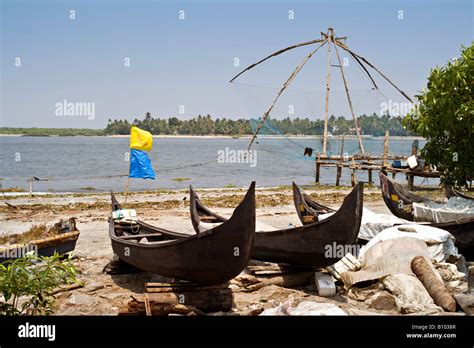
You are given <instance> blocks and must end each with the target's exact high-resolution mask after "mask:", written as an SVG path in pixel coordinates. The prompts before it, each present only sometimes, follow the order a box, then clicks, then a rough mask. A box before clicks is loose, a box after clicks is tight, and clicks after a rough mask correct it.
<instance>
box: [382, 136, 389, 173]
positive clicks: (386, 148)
mask: <svg viewBox="0 0 474 348" xmlns="http://www.w3.org/2000/svg"><path fill="white" fill-rule="evenodd" d="M389 135H390V133H389V131H385V139H384V141H383V164H382V166H383V167H384V168H385V167H387V165H388V161H387V158H388V140H389Z"/></svg>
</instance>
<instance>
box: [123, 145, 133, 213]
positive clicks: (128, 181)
mask: <svg viewBox="0 0 474 348" xmlns="http://www.w3.org/2000/svg"><path fill="white" fill-rule="evenodd" d="M131 156H132V154H131V150H130V153H129V156H128V178H127V181H126V182H125V202H124V206H125V205H126V204H127V198H128V185H129V184H130V157H131Z"/></svg>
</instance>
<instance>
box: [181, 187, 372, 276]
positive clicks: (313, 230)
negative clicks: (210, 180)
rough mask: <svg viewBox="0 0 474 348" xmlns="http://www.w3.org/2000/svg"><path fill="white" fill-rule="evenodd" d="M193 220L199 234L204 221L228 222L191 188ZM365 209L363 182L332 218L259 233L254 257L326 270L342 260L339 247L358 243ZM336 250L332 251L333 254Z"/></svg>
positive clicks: (256, 236)
mask: <svg viewBox="0 0 474 348" xmlns="http://www.w3.org/2000/svg"><path fill="white" fill-rule="evenodd" d="M190 195H191V199H190V210H191V220H192V223H193V226H194V229H195V230H196V231H199V229H200V224H201V222H202V221H205V222H209V223H212V222H214V223H225V222H226V221H227V219H226V218H225V217H222V216H220V215H218V214H216V213H214V212H212V211H211V210H209V209H208V208H206V207H205V206H203V205H202V203H201V201H200V200H199V197H198V195H197V194H196V192H194V190H193V189H192V187H191V188H190ZM362 206H363V184H362V183H359V184H358V185H357V186H356V187H355V188H354V189H353V190H352V192H351V193H350V194H349V195H348V196H347V197H346V198H345V199H344V202H343V203H342V205H341V207H340V209H339V210H338V211H337V212H336V213H335V214H334V215H332V216H331V217H329V218H327V219H324V220H322V221H319V222H313V223H310V224H307V225H303V226H299V227H293V228H287V229H282V230H275V231H261V232H260V231H257V233H255V243H254V247H253V252H252V258H253V259H256V260H261V261H269V262H277V263H289V264H292V265H296V266H303V267H326V266H329V265H332V264H334V263H335V262H337V261H339V260H340V259H341V257H342V256H344V255H342V256H340V255H338V254H337V252H336V250H334V248H335V247H337V246H342V247H347V246H349V247H350V246H352V245H354V244H355V242H356V240H357V235H358V233H359V228H360V223H361V218H362ZM331 250H332V252H331Z"/></svg>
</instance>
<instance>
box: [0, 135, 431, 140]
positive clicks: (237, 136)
mask: <svg viewBox="0 0 474 348" xmlns="http://www.w3.org/2000/svg"><path fill="white" fill-rule="evenodd" d="M0 137H27V138H77V137H88V138H89V137H100V138H102V137H105V138H129V137H130V135H128V134H127V135H120V134H115V135H66V136H62V135H46V134H45V135H30V134H0ZM251 137H252V135H251V134H245V135H221V134H219V135H188V134H186V135H184V134H183V135H172V134H159V135H153V138H175V139H240V138H243V139H247V138H251ZM259 137H260V138H274V139H282V138H289V139H309V138H313V139H322V138H323V136H322V135H288V136H286V135H260V136H259ZM342 137H343V136H342V135H333V136H331V137H329V139H338V140H339V139H342ZM345 138H346V139H357V136H356V135H346V136H345ZM383 138H384V136H372V135H365V136H362V139H363V140H368V139H383ZM390 139H404V140H415V139H417V140H425V138H423V137H420V136H415V135H406V136H405V135H391V136H390Z"/></svg>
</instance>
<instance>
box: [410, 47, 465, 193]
mask: <svg viewBox="0 0 474 348" xmlns="http://www.w3.org/2000/svg"><path fill="white" fill-rule="evenodd" d="M473 54H474V44H471V46H470V47H467V48H463V50H462V52H461V57H460V58H458V59H456V60H454V61H450V62H448V63H447V64H446V65H445V66H443V67H436V68H435V69H432V70H431V73H430V76H429V77H428V84H427V86H426V89H424V90H423V91H422V93H421V95H418V96H416V98H417V100H418V107H417V108H415V110H414V111H413V112H411V113H410V114H408V115H407V116H406V117H405V119H404V120H403V122H404V124H405V126H406V127H407V128H408V129H410V130H412V131H414V132H416V133H417V134H419V135H421V136H423V137H425V138H426V139H427V143H426V145H425V146H424V148H423V150H422V155H423V156H424V157H425V159H426V161H427V162H428V163H430V164H432V165H435V166H436V167H437V168H438V170H440V171H442V172H443V173H444V176H445V178H444V179H443V181H444V182H445V183H446V184H457V185H459V186H462V185H466V182H467V180H469V179H472V178H473V177H474V137H473V134H474V101H473V95H474V80H473V79H474V59H473V58H474V57H473Z"/></svg>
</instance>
